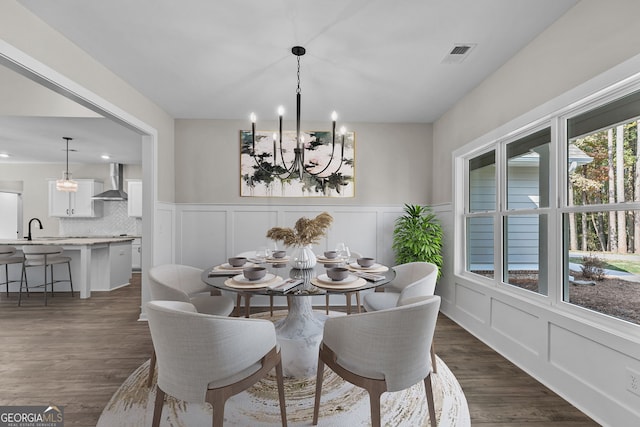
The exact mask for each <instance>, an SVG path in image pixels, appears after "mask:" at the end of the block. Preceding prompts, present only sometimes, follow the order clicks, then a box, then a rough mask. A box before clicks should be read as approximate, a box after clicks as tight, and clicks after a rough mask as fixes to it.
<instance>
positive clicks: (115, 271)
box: [109, 242, 131, 289]
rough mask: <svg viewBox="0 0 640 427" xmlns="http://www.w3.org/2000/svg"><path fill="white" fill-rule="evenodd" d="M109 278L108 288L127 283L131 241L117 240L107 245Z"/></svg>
mask: <svg viewBox="0 0 640 427" xmlns="http://www.w3.org/2000/svg"><path fill="white" fill-rule="evenodd" d="M109 264H110V280H109V288H110V289H115V288H119V287H120V286H123V285H128V284H129V279H131V242H117V243H111V244H110V245H109Z"/></svg>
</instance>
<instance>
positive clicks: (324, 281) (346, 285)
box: [311, 267, 366, 289]
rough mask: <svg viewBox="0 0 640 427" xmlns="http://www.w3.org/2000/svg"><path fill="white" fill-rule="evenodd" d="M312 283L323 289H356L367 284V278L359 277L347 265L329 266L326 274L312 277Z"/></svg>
mask: <svg viewBox="0 0 640 427" xmlns="http://www.w3.org/2000/svg"><path fill="white" fill-rule="evenodd" d="M311 284H312V285H314V286H316V287H318V288H323V289H356V288H359V287H361V286H364V285H365V284H366V282H365V279H363V278H361V277H357V276H355V275H353V274H351V272H350V271H349V269H348V268H346V267H330V268H327V272H326V273H325V274H321V275H319V276H318V277H314V278H313V279H311Z"/></svg>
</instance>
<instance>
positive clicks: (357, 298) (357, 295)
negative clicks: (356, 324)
mask: <svg viewBox="0 0 640 427" xmlns="http://www.w3.org/2000/svg"><path fill="white" fill-rule="evenodd" d="M356 304H358V313H360V312H361V311H360V291H356Z"/></svg>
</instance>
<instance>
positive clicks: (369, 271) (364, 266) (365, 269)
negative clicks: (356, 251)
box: [347, 257, 389, 282]
mask: <svg viewBox="0 0 640 427" xmlns="http://www.w3.org/2000/svg"><path fill="white" fill-rule="evenodd" d="M347 268H348V269H349V270H350V271H351V272H352V273H353V274H355V275H357V276H358V277H361V278H363V279H366V280H369V281H372V282H376V281H378V280H383V279H384V276H383V275H382V274H376V273H384V272H386V271H389V267H387V266H386V265H382V264H378V263H377V262H376V260H375V258H370V257H362V258H358V259H356V261H355V262H351V263H349V264H347Z"/></svg>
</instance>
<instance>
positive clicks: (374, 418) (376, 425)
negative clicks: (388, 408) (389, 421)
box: [368, 389, 382, 427]
mask: <svg viewBox="0 0 640 427" xmlns="http://www.w3.org/2000/svg"><path fill="white" fill-rule="evenodd" d="M368 392H369V405H370V406H371V427H380V423H381V420H380V418H381V417H380V396H381V395H382V391H379V390H377V389H373V390H372V389H369V390H368Z"/></svg>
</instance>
